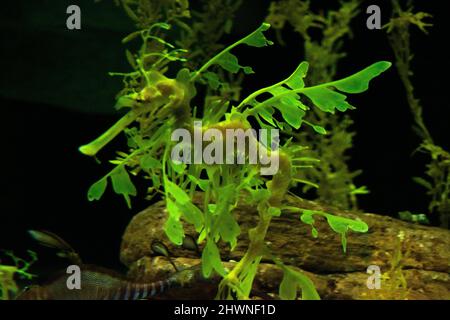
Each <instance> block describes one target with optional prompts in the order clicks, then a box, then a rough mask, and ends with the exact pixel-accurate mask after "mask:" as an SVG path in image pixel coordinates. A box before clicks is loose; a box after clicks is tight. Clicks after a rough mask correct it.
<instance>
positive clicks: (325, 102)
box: [304, 87, 354, 113]
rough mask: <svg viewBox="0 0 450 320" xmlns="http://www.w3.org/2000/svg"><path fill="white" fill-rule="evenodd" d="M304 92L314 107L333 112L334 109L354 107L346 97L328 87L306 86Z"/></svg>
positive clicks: (344, 109)
mask: <svg viewBox="0 0 450 320" xmlns="http://www.w3.org/2000/svg"><path fill="white" fill-rule="evenodd" d="M304 94H305V95H306V96H307V97H308V98H310V99H311V101H312V102H313V103H314V105H315V106H316V107H318V108H319V109H320V110H322V111H324V112H330V113H334V110H335V109H338V110H339V111H346V110H347V109H354V107H353V106H351V105H350V104H349V103H348V102H347V101H345V100H346V99H347V97H346V96H345V95H343V94H341V93H338V92H336V91H333V90H330V89H328V88H314V87H313V88H308V89H307V91H305V92H304Z"/></svg>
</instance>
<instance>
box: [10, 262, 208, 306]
mask: <svg viewBox="0 0 450 320" xmlns="http://www.w3.org/2000/svg"><path fill="white" fill-rule="evenodd" d="M69 276H70V275H68V274H66V273H65V272H63V273H60V274H59V275H57V276H56V277H55V278H54V279H53V280H51V281H49V282H48V283H46V284H45V285H43V286H32V287H30V288H29V289H27V290H25V291H23V292H22V293H21V294H19V296H18V297H17V298H16V300H140V299H150V298H152V297H156V296H157V295H159V294H162V293H165V292H167V291H168V290H170V289H173V288H180V287H186V286H189V285H192V284H194V283H196V282H198V281H200V280H202V279H203V278H202V275H201V268H200V266H194V267H191V268H188V269H185V270H182V271H179V272H177V273H175V274H173V275H172V276H170V277H168V278H166V279H165V280H161V281H155V282H149V283H147V282H133V281H130V280H127V279H126V278H124V277H123V276H122V275H120V274H117V273H116V272H114V271H111V270H108V269H104V268H99V267H96V266H90V265H84V266H81V289H72V290H70V289H68V288H67V277H69Z"/></svg>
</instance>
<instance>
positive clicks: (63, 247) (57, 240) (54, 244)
mask: <svg viewBox="0 0 450 320" xmlns="http://www.w3.org/2000/svg"><path fill="white" fill-rule="evenodd" d="M28 233H29V235H30V236H31V237H32V238H33V239H34V240H36V241H37V242H39V244H41V245H42V246H45V247H49V248H52V249H57V250H60V251H59V252H58V254H57V255H58V256H59V257H62V258H67V259H69V260H70V261H71V262H73V263H74V264H78V265H80V264H82V261H81V258H80V256H79V254H78V253H77V252H76V251H75V250H74V249H73V248H72V247H71V246H70V245H69V244H68V243H67V242H66V241H64V239H62V238H61V237H59V236H57V235H56V234H54V233H53V232H50V231H46V230H28Z"/></svg>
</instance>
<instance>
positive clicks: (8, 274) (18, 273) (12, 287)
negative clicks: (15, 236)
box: [0, 250, 37, 300]
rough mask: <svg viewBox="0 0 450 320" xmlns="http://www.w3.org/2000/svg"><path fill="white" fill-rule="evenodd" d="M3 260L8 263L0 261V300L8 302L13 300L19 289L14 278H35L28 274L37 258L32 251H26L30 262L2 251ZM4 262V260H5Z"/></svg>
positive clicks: (9, 252)
mask: <svg viewBox="0 0 450 320" xmlns="http://www.w3.org/2000/svg"><path fill="white" fill-rule="evenodd" d="M2 252H3V253H4V256H5V258H7V260H9V261H10V263H8V264H4V263H5V262H3V263H2V261H1V260H0V300H10V299H12V298H14V297H15V296H16V295H17V293H18V291H19V287H18V285H17V283H16V277H19V278H23V279H27V280H30V279H32V278H33V277H35V276H34V275H33V274H31V273H29V271H28V270H29V268H30V267H31V265H32V264H33V263H34V262H35V261H37V256H36V254H35V253H34V252H33V251H30V250H29V251H28V255H29V256H30V260H28V261H27V260H25V259H22V258H19V257H17V256H16V255H14V253H13V252H11V251H2ZM5 260H6V259H5Z"/></svg>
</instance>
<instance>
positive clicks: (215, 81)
mask: <svg viewBox="0 0 450 320" xmlns="http://www.w3.org/2000/svg"><path fill="white" fill-rule="evenodd" d="M203 77H204V78H205V79H206V81H208V85H209V86H210V87H211V89H213V90H217V89H218V88H219V86H220V85H221V84H222V83H221V82H220V79H219V76H218V75H217V74H216V73H214V72H205V73H204V74H203Z"/></svg>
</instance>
